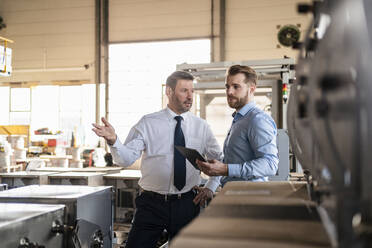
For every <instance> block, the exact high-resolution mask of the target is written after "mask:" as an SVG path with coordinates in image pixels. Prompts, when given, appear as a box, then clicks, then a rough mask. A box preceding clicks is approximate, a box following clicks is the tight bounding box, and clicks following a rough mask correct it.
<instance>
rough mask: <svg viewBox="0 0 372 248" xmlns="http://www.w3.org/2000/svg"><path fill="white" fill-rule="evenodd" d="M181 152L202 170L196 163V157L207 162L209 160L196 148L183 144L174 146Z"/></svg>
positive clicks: (196, 167) (195, 166)
mask: <svg viewBox="0 0 372 248" xmlns="http://www.w3.org/2000/svg"><path fill="white" fill-rule="evenodd" d="M174 147H175V148H176V149H177V150H178V151H179V152H180V153H181V154H182V156H184V157H185V158H186V159H187V160H188V161H189V162H190V163H191V164H192V165H193V166H194V168H195V169H197V170H200V169H199V167H198V165H197V164H196V159H199V160H200V161H203V162H207V160H206V159H205V158H204V157H203V156H202V155H201V154H200V153H199V152H198V151H197V150H195V149H191V148H187V147H183V146H174Z"/></svg>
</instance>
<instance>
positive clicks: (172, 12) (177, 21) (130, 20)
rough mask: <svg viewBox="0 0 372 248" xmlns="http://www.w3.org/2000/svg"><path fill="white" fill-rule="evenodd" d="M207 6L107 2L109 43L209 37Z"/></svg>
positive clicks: (202, 1)
mask: <svg viewBox="0 0 372 248" xmlns="http://www.w3.org/2000/svg"><path fill="white" fill-rule="evenodd" d="M210 3H211V1H210V0H110V1H109V4H110V6H109V8H110V14H109V15H110V18H109V26H110V29H109V33H110V41H111V42H121V41H136V40H151V39H174V38H185V37H187V38H190V37H207V36H210V33H211V32H210V30H211V28H210V23H211V22H210V19H211V18H210V9H211V8H210Z"/></svg>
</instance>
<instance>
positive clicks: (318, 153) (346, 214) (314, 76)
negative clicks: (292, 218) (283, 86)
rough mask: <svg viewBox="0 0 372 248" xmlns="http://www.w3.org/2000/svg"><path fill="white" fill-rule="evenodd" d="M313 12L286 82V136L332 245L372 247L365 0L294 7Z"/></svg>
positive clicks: (371, 68) (371, 79)
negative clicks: (288, 90)
mask: <svg viewBox="0 0 372 248" xmlns="http://www.w3.org/2000/svg"><path fill="white" fill-rule="evenodd" d="M299 11H300V12H303V13H309V12H311V13H312V14H313V15H314V18H313V23H312V28H310V29H309V32H308V33H307V35H306V38H305V41H304V42H303V43H302V44H297V47H298V48H299V49H300V56H299V59H298V64H297V66H296V80H295V81H294V82H293V84H292V85H291V93H290V99H289V106H288V131H289V136H290V141H291V145H292V148H293V150H294V152H295V154H296V156H297V158H298V159H299V161H300V163H301V164H302V166H303V168H304V169H306V175H307V181H308V189H309V192H310V194H311V198H312V200H313V201H315V202H317V205H318V207H317V208H318V212H319V214H320V216H321V219H322V222H323V224H324V226H325V228H326V230H327V233H328V236H329V238H330V240H331V241H332V242H331V243H332V246H333V247H371V246H372V193H371V189H372V180H371V178H372V166H371V162H372V152H371V148H372V100H371V99H372V98H371V94H372V47H371V45H372V1H371V0H353V1H350V0H328V1H327V0H325V1H314V2H313V4H311V5H308V4H304V5H299Z"/></svg>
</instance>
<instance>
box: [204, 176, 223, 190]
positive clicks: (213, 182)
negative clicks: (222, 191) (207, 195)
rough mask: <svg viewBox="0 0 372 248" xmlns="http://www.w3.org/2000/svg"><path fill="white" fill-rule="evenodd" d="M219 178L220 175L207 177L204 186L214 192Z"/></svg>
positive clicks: (218, 184)
mask: <svg viewBox="0 0 372 248" xmlns="http://www.w3.org/2000/svg"><path fill="white" fill-rule="evenodd" d="M220 180H221V177H214V178H213V179H212V178H209V180H208V182H207V183H206V184H205V187H206V188H208V189H210V190H211V191H212V192H213V193H214V192H216V189H217V188H218V186H220Z"/></svg>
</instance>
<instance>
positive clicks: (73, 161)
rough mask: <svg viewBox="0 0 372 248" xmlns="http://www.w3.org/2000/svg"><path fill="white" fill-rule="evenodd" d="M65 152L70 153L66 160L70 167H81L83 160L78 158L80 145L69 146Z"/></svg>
mask: <svg viewBox="0 0 372 248" xmlns="http://www.w3.org/2000/svg"><path fill="white" fill-rule="evenodd" d="M67 153H68V154H69V155H71V158H70V159H69V161H68V163H69V167H70V168H83V162H84V160H82V159H80V153H81V151H80V147H69V148H67Z"/></svg>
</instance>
